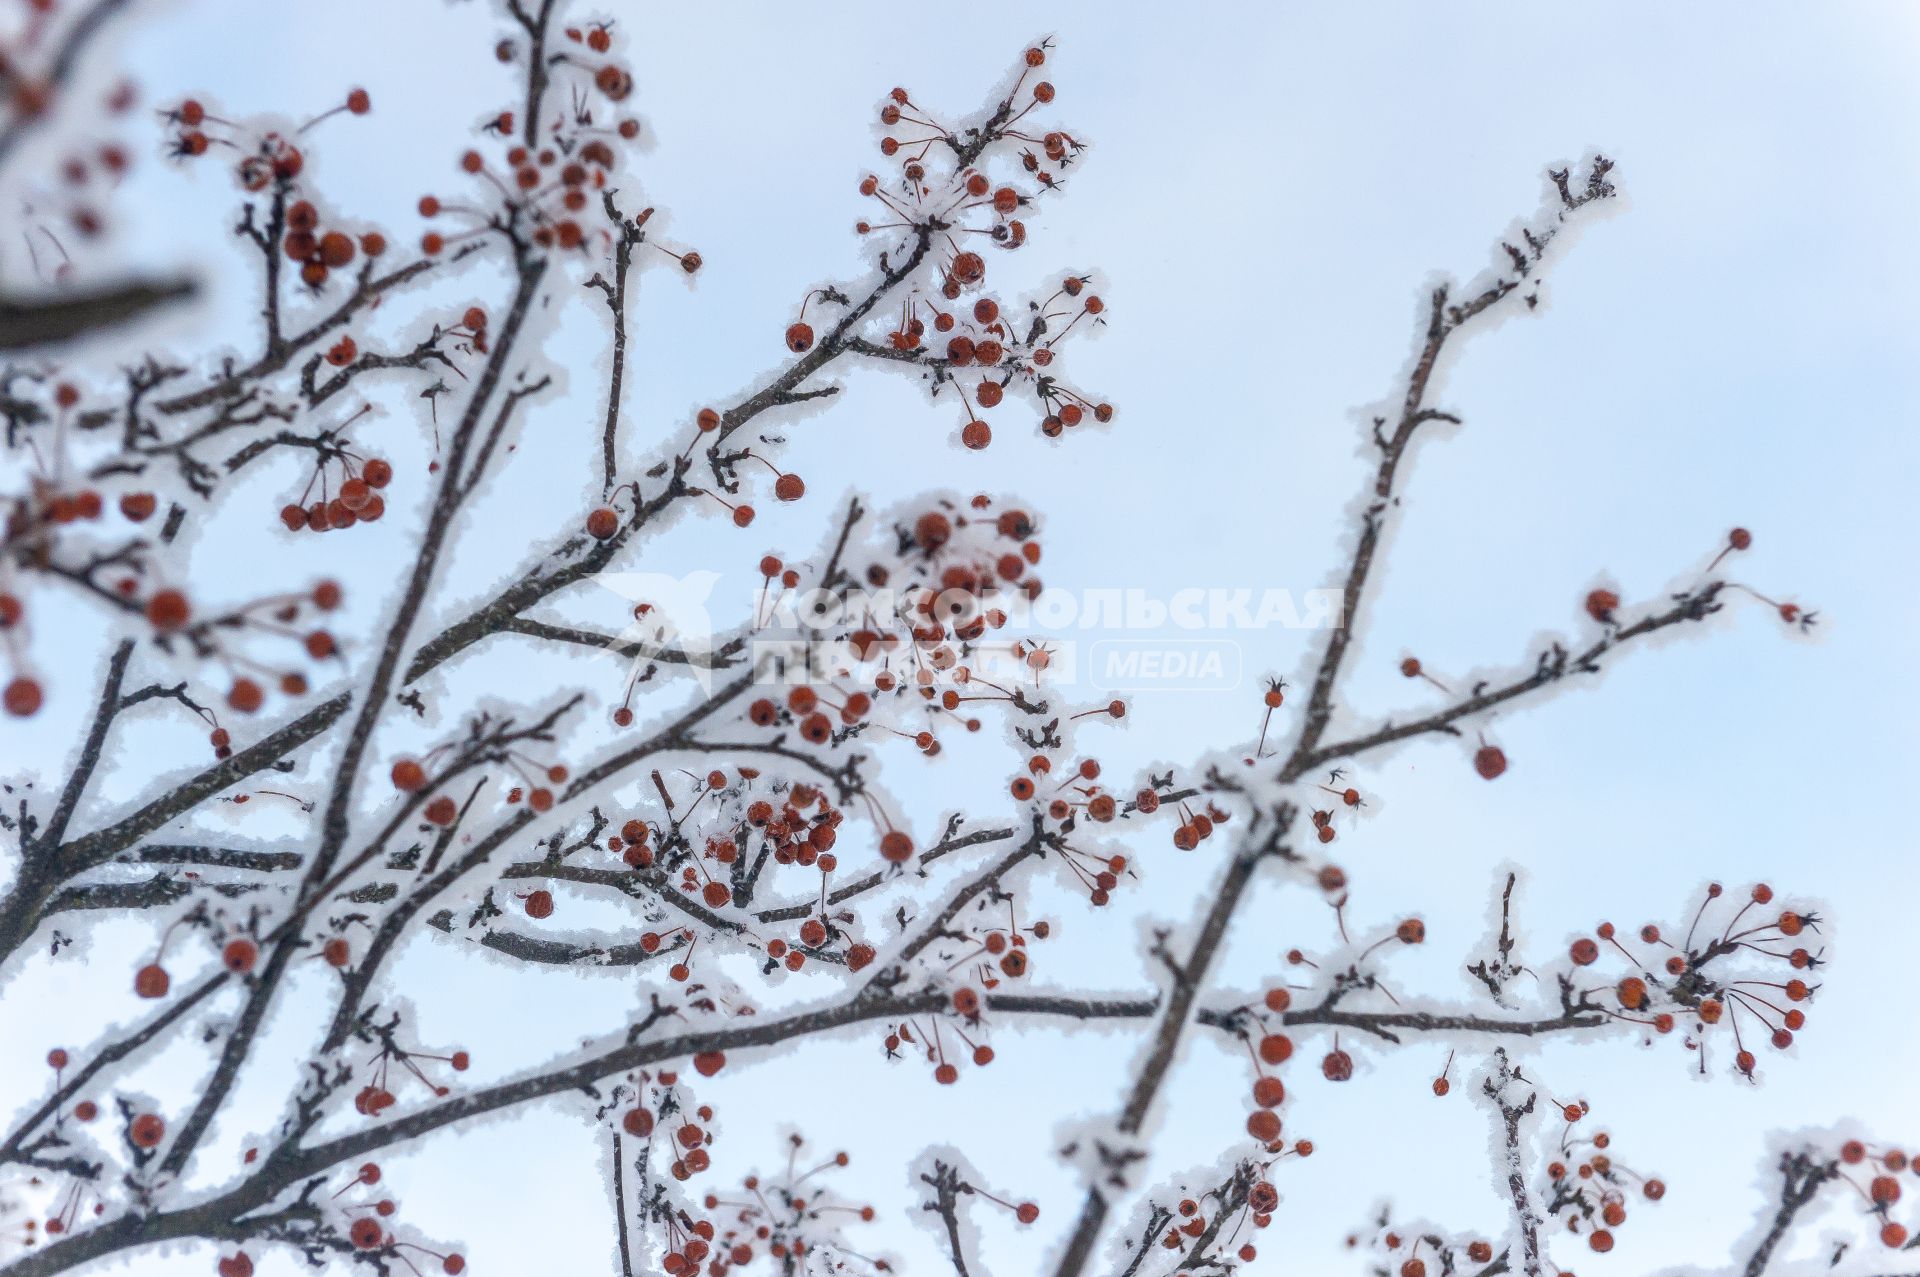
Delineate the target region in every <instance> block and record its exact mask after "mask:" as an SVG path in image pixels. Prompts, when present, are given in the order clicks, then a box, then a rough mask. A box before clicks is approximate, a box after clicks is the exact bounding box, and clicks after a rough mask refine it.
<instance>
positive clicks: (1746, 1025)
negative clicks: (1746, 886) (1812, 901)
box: [1568, 883, 1823, 1077]
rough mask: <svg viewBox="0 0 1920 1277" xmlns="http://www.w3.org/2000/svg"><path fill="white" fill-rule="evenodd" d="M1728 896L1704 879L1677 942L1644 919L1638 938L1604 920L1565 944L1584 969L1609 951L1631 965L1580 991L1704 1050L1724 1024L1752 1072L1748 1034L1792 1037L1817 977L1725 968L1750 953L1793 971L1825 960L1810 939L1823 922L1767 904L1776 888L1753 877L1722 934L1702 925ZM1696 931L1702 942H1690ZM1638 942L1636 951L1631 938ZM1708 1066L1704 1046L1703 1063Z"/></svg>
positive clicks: (1787, 1042)
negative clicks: (1769, 976) (1608, 981)
mask: <svg viewBox="0 0 1920 1277" xmlns="http://www.w3.org/2000/svg"><path fill="white" fill-rule="evenodd" d="M1723 895H1724V892H1723V890H1722V888H1721V886H1720V884H1719V883H1712V884H1710V885H1709V886H1708V888H1707V891H1706V896H1705V898H1704V899H1703V900H1702V901H1701V902H1700V907H1699V909H1698V910H1697V911H1696V912H1695V913H1694V916H1693V921H1692V923H1691V924H1690V925H1689V926H1688V927H1687V929H1686V932H1685V935H1684V936H1683V937H1682V939H1681V940H1680V942H1679V943H1678V944H1677V945H1676V944H1675V943H1674V942H1673V941H1672V940H1671V939H1669V937H1668V933H1667V932H1665V931H1663V930H1662V929H1661V928H1660V927H1658V926H1656V925H1654V924H1652V923H1649V924H1647V925H1646V926H1643V927H1641V928H1640V930H1639V933H1638V939H1637V942H1636V941H1634V940H1632V939H1628V938H1623V937H1622V935H1621V934H1620V932H1619V931H1618V930H1617V929H1616V928H1615V927H1614V926H1613V924H1611V923H1604V922H1603V923H1601V924H1600V926H1599V927H1597V928H1596V929H1595V932H1594V935H1593V936H1581V937H1579V938H1577V939H1575V940H1574V941H1573V943H1572V944H1571V945H1570V946H1569V947H1568V956H1569V957H1570V958H1571V959H1572V962H1573V965H1574V966H1575V968H1582V969H1583V968H1587V967H1591V966H1593V965H1594V964H1595V963H1597V962H1598V961H1599V960H1600V958H1601V957H1602V956H1603V955H1605V954H1609V953H1611V954H1615V955H1617V956H1618V957H1619V958H1621V959H1624V960H1625V962H1626V964H1627V965H1628V966H1629V968H1630V969H1631V970H1632V972H1634V973H1633V974H1627V975H1624V976H1621V977H1620V978H1619V979H1618V980H1617V981H1615V982H1614V983H1613V984H1612V985H1611V986H1610V987H1608V986H1600V988H1598V989H1588V990H1585V991H1583V996H1591V995H1594V994H1596V993H1597V994H1598V995H1599V996H1600V998H1601V1001H1602V1005H1603V1006H1605V1009H1606V1010H1607V1012H1608V1014H1610V1015H1612V1016H1613V1017H1614V1018H1616V1019H1619V1020H1622V1021H1626V1022H1630V1023H1633V1024H1641V1025H1645V1026H1647V1027H1649V1028H1651V1029H1652V1030H1653V1031H1654V1032H1655V1033H1656V1034H1668V1033H1672V1032H1674V1031H1675V1029H1676V1028H1681V1029H1684V1030H1685V1032H1684V1033H1683V1040H1684V1041H1685V1043H1686V1046H1687V1049H1688V1050H1691V1051H1700V1052H1704V1051H1705V1049H1706V1044H1707V1038H1708V1033H1709V1032H1710V1031H1711V1030H1712V1029H1713V1028H1714V1027H1715V1026H1718V1025H1722V1024H1724V1025H1726V1026H1727V1027H1728V1028H1729V1029H1730V1030H1731V1032H1732V1034H1733V1038H1734V1048H1735V1050H1734V1067H1735V1068H1736V1069H1738V1070H1739V1071H1740V1072H1741V1073H1742V1074H1745V1075H1747V1076H1749V1077H1751V1076H1752V1074H1753V1070H1754V1067H1755V1064H1756V1060H1755V1056H1754V1054H1753V1052H1752V1051H1751V1050H1750V1049H1748V1045H1747V1043H1748V1034H1749V1033H1750V1032H1758V1033H1759V1034H1760V1035H1761V1036H1762V1037H1764V1038H1765V1039H1766V1040H1767V1041H1768V1042H1769V1043H1770V1044H1771V1045H1772V1046H1773V1047H1774V1049H1776V1050H1786V1049H1787V1048H1788V1047H1790V1046H1792V1045H1793V1040H1794V1035H1795V1034H1796V1033H1798V1032H1799V1031H1800V1030H1801V1029H1802V1028H1803V1027H1805V1025H1806V1022H1807V1016H1806V1012H1805V1011H1804V1010H1803V1009H1802V1004H1804V1003H1805V1002H1807V1001H1808V1000H1810V999H1811V998H1812V996H1813V994H1814V992H1815V991H1816V990H1817V989H1818V987H1819V986H1818V985H1813V984H1809V983H1808V982H1807V980H1806V979H1805V978H1804V976H1802V975H1793V976H1791V977H1789V978H1787V979H1785V980H1763V979H1757V978H1753V977H1751V976H1747V975H1744V974H1741V973H1725V972H1723V970H1722V968H1723V967H1724V966H1725V965H1726V963H1727V962H1728V961H1730V960H1737V959H1739V958H1742V957H1746V958H1755V959H1759V960H1762V961H1763V962H1765V963H1768V964H1777V965H1784V966H1786V967H1787V968H1789V969H1790V970H1791V971H1794V972H1811V971H1812V970H1814V969H1815V968H1817V967H1819V966H1820V965H1821V963H1822V959H1821V953H1822V952H1823V951H1822V950H1820V949H1810V948H1808V947H1807V944H1808V939H1809V938H1810V937H1813V936H1817V935H1818V934H1819V930H1820V919H1819V916H1818V915H1816V914H1813V913H1810V912H1805V911H1801V910H1796V909H1778V908H1777V907H1775V906H1774V905H1773V889H1772V888H1771V887H1769V886H1767V885H1766V884H1765V883H1760V884H1757V885H1755V886H1754V887H1753V888H1752V890H1750V891H1749V892H1748V893H1747V899H1746V901H1745V902H1744V903H1743V904H1741V905H1740V907H1739V908H1738V909H1737V910H1732V911H1731V912H1730V916H1729V917H1728V918H1727V921H1726V922H1725V924H1724V926H1723V927H1722V928H1721V930H1720V933H1719V935H1718V936H1714V935H1713V934H1712V928H1711V926H1709V927H1707V928H1705V929H1704V930H1703V929H1702V926H1701V924H1702V923H1703V922H1704V921H1705V918H1706V914H1707V911H1708V909H1709V908H1710V907H1711V906H1712V905H1713V904H1714V902H1715V901H1717V900H1719V899H1720V898H1721V897H1722V896H1723ZM1696 940H1699V941H1701V943H1699V944H1698V947H1696ZM1636 943H1637V945H1638V946H1639V947H1640V951H1639V952H1635V950H1634V949H1633V948H1630V947H1629V945H1633V944H1636ZM1661 949H1664V950H1667V951H1668V953H1667V956H1666V957H1665V958H1664V959H1660V960H1657V961H1650V960H1649V959H1650V958H1651V957H1652V952H1651V951H1657V950H1661ZM1705 1067H1706V1060H1705V1057H1704V1055H1703V1056H1702V1058H1701V1068H1702V1069H1703V1070H1704V1069H1705Z"/></svg>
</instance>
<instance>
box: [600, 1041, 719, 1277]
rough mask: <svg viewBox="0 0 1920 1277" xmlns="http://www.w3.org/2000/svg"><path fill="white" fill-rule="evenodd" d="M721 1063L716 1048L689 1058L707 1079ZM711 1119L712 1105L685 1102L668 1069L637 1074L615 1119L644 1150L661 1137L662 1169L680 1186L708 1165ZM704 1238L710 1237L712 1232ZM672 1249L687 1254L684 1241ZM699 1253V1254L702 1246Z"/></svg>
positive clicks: (676, 1079)
mask: <svg viewBox="0 0 1920 1277" xmlns="http://www.w3.org/2000/svg"><path fill="white" fill-rule="evenodd" d="M725 1063H726V1057H725V1056H723V1055H721V1054H720V1053H719V1052H717V1051H716V1052H711V1053H709V1054H707V1055H704V1056H696V1057H695V1059H694V1064H695V1067H696V1068H698V1069H699V1071H700V1073H701V1074H702V1075H703V1076H705V1077H712V1076H713V1075H714V1074H715V1073H717V1072H719V1071H720V1068H721V1067H722V1066H723V1065H724V1064H725ZM713 1120H714V1110H713V1106H712V1105H709V1104H701V1105H698V1106H696V1107H689V1106H688V1102H687V1097H686V1096H685V1095H684V1094H683V1093H682V1090H681V1087H680V1075H679V1074H678V1073H677V1072H674V1071H672V1070H663V1071H661V1072H660V1073H658V1074H650V1073H642V1074H640V1075H639V1078H638V1079H637V1082H636V1084H635V1103H634V1104H633V1105H632V1106H631V1107H629V1108H626V1109H624V1110H623V1111H622V1112H621V1113H620V1118H619V1122H620V1129H621V1130H622V1131H624V1132H625V1133H626V1134H627V1135H628V1136H629V1137H630V1138H632V1139H636V1140H644V1141H646V1142H647V1144H648V1147H649V1152H651V1148H652V1145H653V1142H654V1138H655V1136H656V1134H658V1135H659V1136H660V1137H661V1142H662V1143H664V1144H665V1145H666V1150H667V1156H668V1157H669V1158H670V1159H671V1160H670V1162H669V1164H668V1168H667V1169H668V1171H669V1173H670V1174H672V1176H673V1178H674V1179H676V1180H678V1181H680V1182H681V1183H683V1184H684V1183H685V1182H686V1181H688V1180H690V1179H692V1178H693V1177H694V1176H695V1175H699V1174H701V1173H702V1172H704V1171H707V1170H710V1169H712V1166H713V1155H712V1154H711V1153H710V1152H709V1151H708V1150H709V1149H711V1148H712V1147H713V1140H714V1133H713ZM709 1227H710V1226H709ZM696 1235H698V1234H697V1233H696ZM705 1240H707V1241H711V1240H712V1233H711V1232H709V1233H707V1234H706V1237H705ZM674 1248H675V1249H677V1250H678V1251H679V1252H680V1253H681V1254H682V1255H683V1256H684V1255H685V1254H686V1248H685V1246H684V1245H677V1246H675V1247H674ZM701 1254H702V1256H703V1257H704V1254H705V1250H704V1249H703V1250H702V1252H701ZM669 1271H673V1270H671V1269H669ZM682 1271H685V1270H682Z"/></svg>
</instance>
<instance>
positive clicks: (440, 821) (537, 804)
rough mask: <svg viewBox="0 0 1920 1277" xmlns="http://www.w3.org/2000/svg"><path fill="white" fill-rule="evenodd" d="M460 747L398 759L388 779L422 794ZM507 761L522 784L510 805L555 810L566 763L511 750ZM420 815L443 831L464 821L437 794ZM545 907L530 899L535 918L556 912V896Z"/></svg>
mask: <svg viewBox="0 0 1920 1277" xmlns="http://www.w3.org/2000/svg"><path fill="white" fill-rule="evenodd" d="M456 748H457V746H456V745H455V743H454V742H452V741H444V742H442V743H441V744H439V745H436V746H434V747H433V748H432V749H429V750H427V751H426V752H425V753H424V754H422V755H421V756H420V757H418V758H401V759H397V760H396V761H395V762H394V764H393V766H392V767H391V768H390V769H389V770H388V772H387V776H388V779H390V780H391V781H392V782H393V787H394V788H395V789H397V790H399V791H400V792H401V793H403V794H418V793H420V792H422V791H424V790H426V789H428V788H430V787H431V785H432V780H431V777H430V776H429V774H428V769H429V768H430V767H432V766H434V765H435V763H436V762H438V760H439V759H440V758H441V757H442V756H444V755H446V754H449V753H451V752H453V751H454V750H455V749H456ZM503 760H504V761H505V763H506V764H507V766H508V767H509V768H511V769H512V770H513V771H514V773H515V774H516V775H517V776H518V778H519V781H520V783H519V784H514V785H510V786H508V788H507V790H506V793H505V794H504V795H503V796H504V798H505V799H506V801H507V802H508V803H509V804H510V805H513V806H518V805H520V804H522V803H525V804H526V805H527V806H528V807H531V808H532V809H533V810H534V811H537V812H544V811H548V810H551V809H552V807H553V804H554V802H555V801H556V800H555V796H554V792H553V790H552V789H551V788H549V786H551V785H560V784H565V783H566V780H567V777H568V776H570V775H571V774H572V773H571V772H569V771H568V770H567V768H566V767H565V766H563V765H562V764H559V763H542V762H539V761H537V760H535V759H533V758H530V757H528V756H527V755H525V754H523V753H521V752H520V751H518V750H507V751H506V752H505V753H504V755H503ZM420 814H421V816H422V817H423V818H424V819H425V820H426V822H427V823H428V824H430V825H437V826H439V827H440V828H442V829H446V828H451V827H452V825H453V823H454V822H455V821H456V820H458V819H459V818H460V804H459V803H457V802H456V801H454V798H453V796H452V795H451V794H436V795H434V796H433V797H432V798H430V799H428V800H427V802H426V804H425V806H424V807H422V809H421V813H420ZM544 904H545V909H544V911H538V910H539V908H540V906H539V905H537V904H535V903H534V902H533V901H532V900H531V898H529V902H528V908H527V912H528V913H530V914H533V915H534V916H535V917H545V916H547V914H550V913H552V912H553V900H552V897H551V896H548V897H547V898H546V900H545V902H544Z"/></svg>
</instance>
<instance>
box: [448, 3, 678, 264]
mask: <svg viewBox="0 0 1920 1277" xmlns="http://www.w3.org/2000/svg"><path fill="white" fill-rule="evenodd" d="M566 39H567V40H568V42H569V43H570V44H571V45H573V46H575V50H573V51H566V52H559V53H554V54H552V55H551V56H550V57H549V62H548V68H547V73H548V74H549V75H550V76H551V77H552V78H553V79H554V81H556V83H555V85H554V86H553V88H554V89H556V90H557V89H558V88H560V87H561V85H563V84H565V82H566V81H568V80H575V81H577V83H575V84H572V85H569V86H567V88H568V90H569V91H568V92H564V93H563V92H559V91H549V93H548V94H547V101H548V103H550V104H551V108H552V109H551V110H550V112H549V118H548V119H547V120H544V121H539V122H536V123H537V125H538V126H537V127H535V128H534V129H532V130H531V131H530V134H529V135H530V136H537V137H539V138H541V139H542V141H541V142H540V144H539V145H538V146H533V145H525V144H516V145H512V146H509V147H508V148H507V151H506V153H505V155H504V156H503V157H502V158H503V160H504V164H502V165H500V166H498V167H496V165H495V164H494V163H492V162H490V161H489V160H488V159H487V157H486V156H485V155H483V154H481V152H479V151H478V150H468V151H466V152H465V153H463V154H462V155H461V157H460V170H461V172H462V173H464V174H466V175H468V176H469V177H477V178H480V179H483V180H484V182H485V183H486V188H487V193H486V194H485V195H483V196H482V198H481V199H480V200H478V201H475V202H473V203H458V202H456V203H443V202H442V201H441V200H440V198H439V197H437V196H434V195H425V196H422V197H421V199H420V204H419V208H420V215H421V216H422V217H425V218H429V219H433V218H439V217H441V216H442V215H443V214H449V215H453V216H456V217H459V218H461V219H463V220H464V221H465V222H466V223H467V225H466V226H465V227H464V228H463V229H460V230H457V231H453V232H451V233H447V232H442V231H438V230H434V231H429V232H427V233H426V234H425V235H423V236H422V237H421V241H420V246H421V249H422V251H423V252H425V253H427V254H428V255H429V256H432V255H435V254H438V253H441V252H444V251H445V250H446V248H447V247H448V246H449V245H451V244H454V243H456V242H458V241H461V240H464V239H469V238H473V237H475V236H479V235H484V234H487V233H489V231H490V229H491V228H492V227H493V226H494V225H495V224H496V220H497V221H498V222H500V223H505V224H521V223H524V224H527V225H530V226H531V228H532V230H531V238H532V240H533V243H534V244H535V245H537V246H538V247H540V248H544V249H552V250H557V251H561V252H586V251H589V250H592V249H594V248H596V247H605V246H606V245H607V244H609V243H610V242H611V241H612V238H613V235H612V231H611V230H610V229H609V228H608V227H607V225H606V224H605V223H604V221H602V220H601V219H602V214H601V213H600V212H599V211H597V210H596V208H595V203H596V199H598V198H600V197H601V195H602V193H604V192H609V191H610V190H611V189H612V184H611V183H610V179H611V177H612V174H613V170H614V169H615V168H616V167H617V165H618V163H619V148H620V147H621V145H622V144H623V143H631V142H632V141H634V139H636V138H638V137H639V136H640V121H639V120H637V119H634V118H632V117H622V116H616V118H615V119H614V120H612V121H611V122H605V121H603V120H602V119H601V118H599V117H598V116H597V115H596V112H595V108H594V107H593V105H592V102H593V101H594V99H595V98H596V97H601V98H605V99H606V100H608V101H610V102H615V103H618V102H624V101H625V100H626V99H627V98H628V97H629V96H631V95H632V92H633V76H632V74H631V73H630V72H628V70H627V69H626V68H625V67H624V66H623V65H621V64H620V63H619V62H615V61H607V60H603V58H602V57H601V56H600V55H605V54H607V53H609V52H610V51H611V50H612V47H613V35H612V25H611V24H606V23H603V24H598V25H594V26H590V27H569V28H567V29H566ZM497 52H498V53H499V55H500V58H501V60H502V61H513V60H515V59H517V58H519V57H520V56H521V51H520V50H519V48H518V47H517V46H516V45H515V44H514V43H513V42H512V41H502V42H501V43H500V45H499V46H498V49H497ZM586 54H592V55H595V56H593V57H588V56H585V55H586ZM562 102H569V103H570V105H568V106H563V105H561V103H562ZM514 124H515V120H514V114H513V112H512V111H501V112H500V113H499V114H498V115H496V116H495V117H494V118H493V119H492V120H491V121H490V122H489V124H488V126H487V127H488V131H490V132H493V133H496V134H499V135H501V136H503V137H504V136H508V135H510V134H512V133H513V131H514ZM496 203H497V204H498V205H499V206H502V207H500V208H496V207H494V205H495V204H496ZM609 215H611V214H609ZM652 215H653V210H652V209H651V208H646V209H642V210H641V211H640V212H639V213H637V214H635V215H634V216H633V217H632V218H631V219H630V221H629V223H628V224H627V225H625V226H622V227H620V231H621V233H622V234H626V235H634V236H640V235H641V232H643V231H644V228H645V227H646V225H647V222H648V221H649V220H650V219H651V217H652ZM655 247H656V248H659V249H660V251H661V252H663V253H665V254H667V255H668V256H670V257H672V258H674V259H675V260H676V261H678V262H679V264H680V268H681V269H682V270H683V271H685V272H686V273H687V274H689V275H691V274H693V273H694V272H695V271H697V270H699V269H700V265H701V259H700V254H698V253H695V252H686V253H676V252H673V251H672V250H670V249H667V248H665V247H662V246H660V245H657V244H656V245H655Z"/></svg>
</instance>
